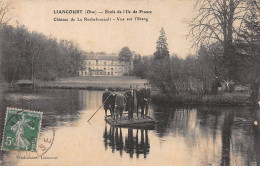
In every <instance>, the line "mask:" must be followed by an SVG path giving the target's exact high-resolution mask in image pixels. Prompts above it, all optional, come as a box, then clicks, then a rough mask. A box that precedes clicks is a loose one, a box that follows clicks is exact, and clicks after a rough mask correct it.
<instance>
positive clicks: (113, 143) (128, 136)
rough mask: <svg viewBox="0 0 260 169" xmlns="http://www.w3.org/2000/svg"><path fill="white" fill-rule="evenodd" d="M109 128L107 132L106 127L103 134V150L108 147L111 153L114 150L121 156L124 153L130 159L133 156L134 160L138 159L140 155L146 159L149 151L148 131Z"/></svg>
mask: <svg viewBox="0 0 260 169" xmlns="http://www.w3.org/2000/svg"><path fill="white" fill-rule="evenodd" d="M109 128H110V129H109V131H108V129H107V126H105V130H104V134H103V138H104V145H105V149H108V147H110V148H111V150H112V152H113V153H114V152H115V150H116V151H119V152H120V155H121V156H122V155H123V152H126V153H128V154H129V155H130V157H131V158H133V155H134V154H136V158H139V155H140V154H143V155H144V158H146V156H147V154H148V153H149V151H150V143H149V138H148V130H144V129H121V128H115V127H111V126H110V127H109ZM123 134H124V135H123ZM124 138H125V139H124Z"/></svg>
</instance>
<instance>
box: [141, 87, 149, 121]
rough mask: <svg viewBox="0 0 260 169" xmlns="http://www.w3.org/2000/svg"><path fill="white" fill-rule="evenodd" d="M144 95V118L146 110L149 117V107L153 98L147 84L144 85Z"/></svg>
mask: <svg viewBox="0 0 260 169" xmlns="http://www.w3.org/2000/svg"><path fill="white" fill-rule="evenodd" d="M142 91H143V92H142V93H143V99H144V103H143V104H144V109H142V112H141V115H142V116H143V114H144V110H145V115H146V116H147V115H148V106H149V103H150V97H151V90H150V89H149V88H148V85H147V84H146V83H145V84H144V89H142Z"/></svg>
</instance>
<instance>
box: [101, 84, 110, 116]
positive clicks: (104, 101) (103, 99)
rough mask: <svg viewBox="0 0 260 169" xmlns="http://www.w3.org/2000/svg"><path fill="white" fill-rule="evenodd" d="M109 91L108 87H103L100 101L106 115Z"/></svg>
mask: <svg viewBox="0 0 260 169" xmlns="http://www.w3.org/2000/svg"><path fill="white" fill-rule="evenodd" d="M110 95H111V93H110V92H109V91H108V89H105V92H104V93H103V96H102V103H103V106H104V110H105V115H106V116H107V110H108V109H109V100H108V99H109V97H110ZM110 114H111V109H110Z"/></svg>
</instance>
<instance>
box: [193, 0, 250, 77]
mask: <svg viewBox="0 0 260 169" xmlns="http://www.w3.org/2000/svg"><path fill="white" fill-rule="evenodd" d="M248 1H249V0H222V1H220V0H197V3H196V7H198V8H199V9H198V15H197V16H196V17H195V18H194V19H193V21H192V23H191V24H190V35H192V37H193V38H194V43H193V45H194V46H200V45H201V44H204V45H206V46H209V45H210V44H212V43H213V42H219V43H221V44H222V46H223V50H224V51H223V63H222V65H223V66H224V67H225V68H226V69H227V71H226V72H227V73H226V74H225V75H223V76H224V77H223V78H225V79H226V80H232V79H235V74H236V70H237V69H236V68H237V58H236V55H235V49H234V44H233V43H234V37H236V35H237V33H238V32H240V28H241V27H240V25H241V24H242V22H243V20H244V18H245V16H246V15H247V12H248V7H247V3H248ZM236 25H237V26H236Z"/></svg>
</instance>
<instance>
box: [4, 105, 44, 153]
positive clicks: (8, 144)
mask: <svg viewBox="0 0 260 169" xmlns="http://www.w3.org/2000/svg"><path fill="white" fill-rule="evenodd" d="M41 119H42V112H36V111H30V110H22V109H16V108H7V111H6V118H5V129H4V133H3V139H2V150H23V151H36V147H37V141H38V134H39V131H40V127H41Z"/></svg>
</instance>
